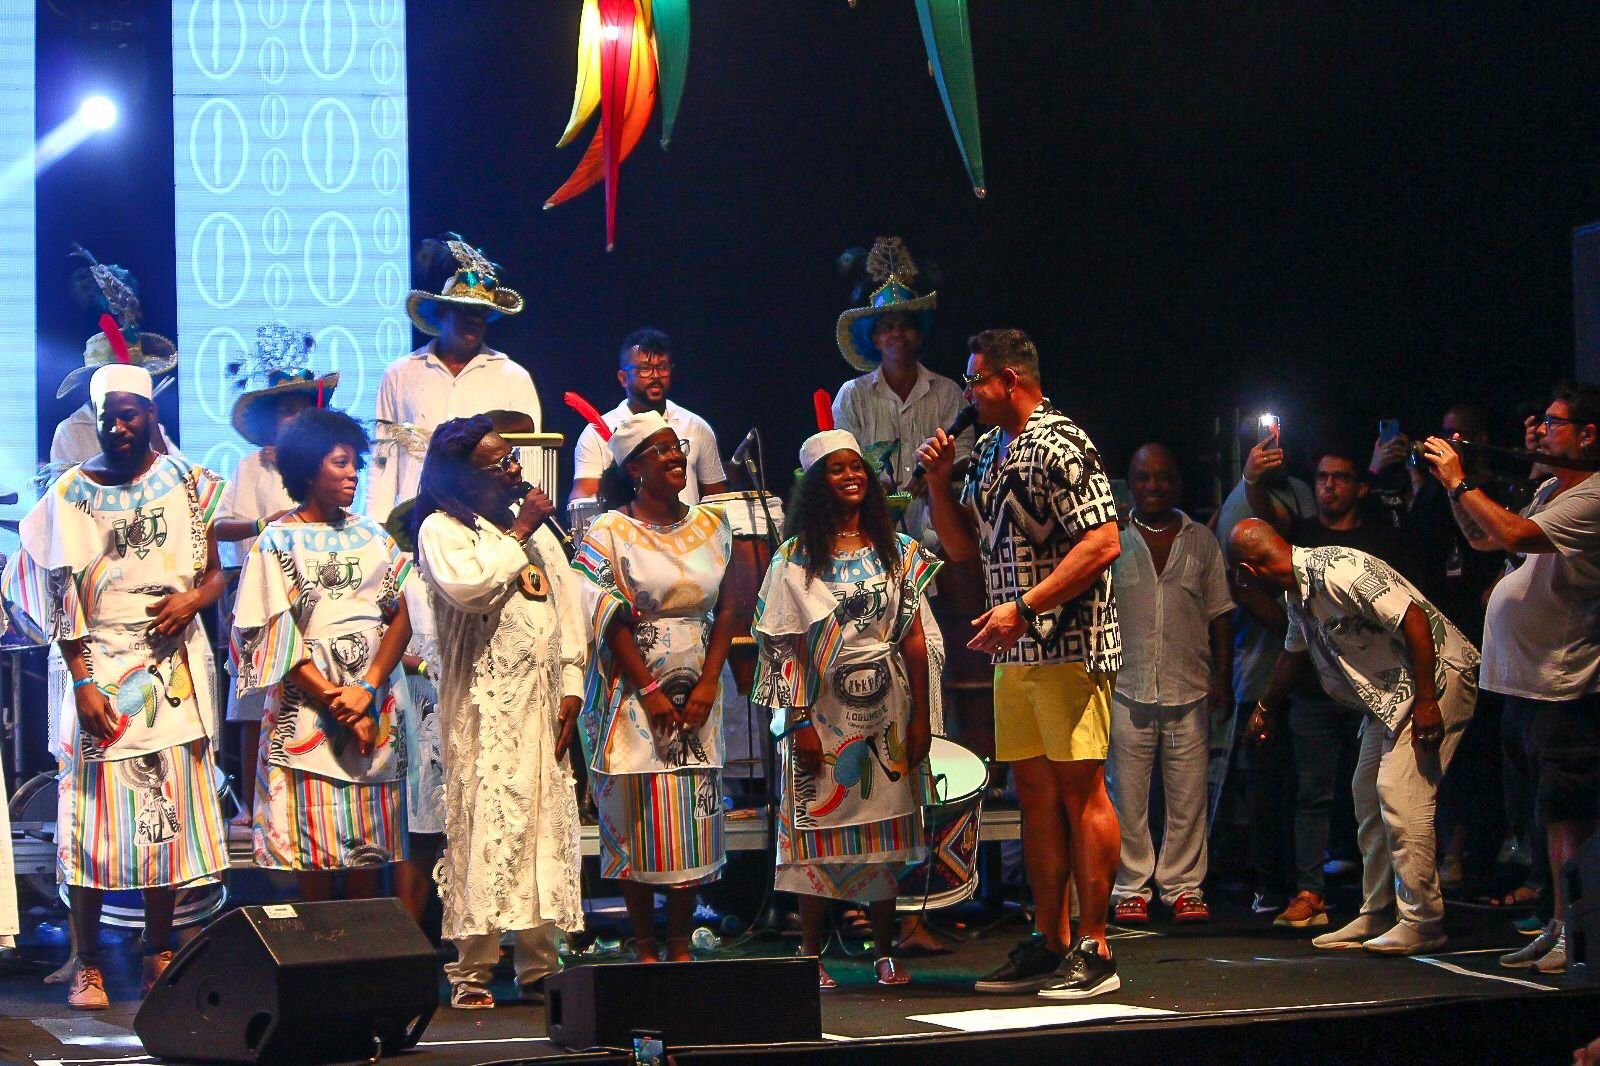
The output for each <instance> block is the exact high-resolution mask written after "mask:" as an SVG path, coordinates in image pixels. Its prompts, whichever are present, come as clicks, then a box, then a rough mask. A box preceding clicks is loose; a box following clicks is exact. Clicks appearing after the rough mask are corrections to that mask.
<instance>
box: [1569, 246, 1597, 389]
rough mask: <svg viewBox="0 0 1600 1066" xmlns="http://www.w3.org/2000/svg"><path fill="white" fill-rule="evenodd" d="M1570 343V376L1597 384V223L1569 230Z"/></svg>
mask: <svg viewBox="0 0 1600 1066" xmlns="http://www.w3.org/2000/svg"><path fill="white" fill-rule="evenodd" d="M1572 343H1573V349H1574V351H1573V355H1574V360H1573V362H1574V368H1573V369H1574V370H1575V375H1574V376H1576V377H1577V378H1578V380H1580V381H1596V382H1600V222H1591V223H1589V224H1588V225H1587V226H1579V227H1578V228H1577V229H1575V230H1573V231H1572Z"/></svg>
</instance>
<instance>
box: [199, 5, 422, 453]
mask: <svg viewBox="0 0 1600 1066" xmlns="http://www.w3.org/2000/svg"><path fill="white" fill-rule="evenodd" d="M405 54H406V44H405V2H404V0H175V2H174V4H173V8H172V82H173V101H172V107H173V139H174V142H175V143H174V150H175V156H176V159H175V162H176V175H177V190H176V196H177V212H176V214H177V255H178V338H177V340H178V348H179V352H180V354H181V360H182V363H181V368H180V372H181V375H182V377H181V379H180V382H179V384H180V386H181V392H180V396H179V403H180V410H181V427H182V434H183V437H182V446H183V450H184V453H185V454H186V455H188V456H189V457H190V458H192V459H196V460H198V461H200V462H202V463H203V464H204V465H206V466H208V467H210V468H211V469H213V470H216V471H218V472H219V473H222V474H224V475H227V474H231V473H232V471H233V468H234V466H235V464H236V463H237V462H238V460H239V457H240V456H241V455H243V454H245V452H246V451H247V450H248V449H249V448H250V445H249V444H248V443H246V442H245V441H244V440H243V439H241V438H240V437H239V436H238V435H236V434H235V433H234V431H233V429H232V426H231V424H230V422H229V415H230V412H231V411H232V407H233V400H234V398H235V396H236V395H237V393H236V392H235V391H233V389H232V388H231V386H230V384H229V381H228V375H227V372H226V369H225V368H226V366H227V364H228V363H229V362H230V361H232V360H234V359H236V358H238V356H239V355H240V353H241V351H244V352H246V353H247V354H248V352H249V351H253V349H254V339H255V330H256V327H257V326H259V325H261V324H263V323H266V322H269V321H271V320H273V319H283V320H284V321H286V322H288V323H289V324H290V325H291V326H295V327H296V328H300V329H304V330H306V331H308V332H310V333H312V334H313V335H314V336H315V337H316V340H317V344H316V348H315V350H314V351H313V352H312V356H311V358H312V365H313V367H315V368H316V369H317V370H318V371H319V372H324V371H328V370H337V371H338V372H339V373H340V375H341V377H340V382H339V390H338V394H337V395H336V397H335V400H334V402H335V406H337V407H340V408H343V409H344V410H347V411H349V412H350V413H351V414H353V415H355V416H356V417H357V418H360V419H370V418H372V415H373V404H374V400H375V399H376V397H377V390H378V380H379V378H380V377H381V375H382V374H383V368H384V366H385V365H387V364H388V363H389V361H390V360H392V359H394V358H395V357H396V356H400V355H404V354H405V353H406V352H408V351H409V350H410V348H411V329H410V325H409V323H408V321H407V319H406V315H405V308H404V303H405V295H406V292H407V291H408V290H409V288H410V253H411V234H410V222H409V205H408V182H407V174H408V171H407V158H406V65H405Z"/></svg>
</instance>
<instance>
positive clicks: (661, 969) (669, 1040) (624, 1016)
mask: <svg viewBox="0 0 1600 1066" xmlns="http://www.w3.org/2000/svg"><path fill="white" fill-rule="evenodd" d="M544 995H545V1008H544V1009H545V1021H546V1024H547V1027H548V1029H549V1033H550V1039H551V1040H553V1041H555V1042H556V1043H557V1044H560V1045H561V1046H562V1047H566V1048H572V1049H574V1050H578V1049H582V1048H592V1047H612V1048H631V1047H632V1046H633V1033H634V1032H635V1031H636V1030H640V1029H644V1030H649V1031H653V1032H658V1033H660V1034H661V1037H662V1040H663V1041H664V1042H665V1043H666V1045H667V1047H669V1048H678V1047H692V1046H696V1045H704V1044H781V1043H789V1042H792V1041H797V1040H813V1041H815V1040H821V1039H822V1000H821V998H820V996H819V994H818V991H817V963H816V960H815V959H808V958H799V959H794V958H790V959H729V960H727V961H710V962H675V963H658V964H655V965H650V964H640V963H615V964H610V965H600V966H574V967H572V968H570V969H567V970H563V971H561V972H560V973H553V974H551V975H550V976H549V977H548V978H546V979H545V983H544Z"/></svg>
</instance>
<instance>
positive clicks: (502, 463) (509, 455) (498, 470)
mask: <svg viewBox="0 0 1600 1066" xmlns="http://www.w3.org/2000/svg"><path fill="white" fill-rule="evenodd" d="M516 465H517V453H516V452H506V453H505V454H504V455H502V456H501V457H500V458H498V459H496V460H495V461H494V462H492V463H490V464H489V465H488V466H480V467H479V468H478V469H479V470H482V471H483V472H484V473H485V474H509V473H511V468H512V467H514V466H516Z"/></svg>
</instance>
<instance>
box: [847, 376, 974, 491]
mask: <svg viewBox="0 0 1600 1066" xmlns="http://www.w3.org/2000/svg"><path fill="white" fill-rule="evenodd" d="M965 406H966V401H965V400H964V399H962V397H961V386H960V385H957V384H956V383H955V382H953V381H951V380H950V379H949V378H947V377H945V376H944V375H943V374H935V373H934V372H933V371H931V370H929V369H928V368H927V367H925V366H923V365H922V364H921V363H918V364H917V381H916V384H914V385H912V386H911V392H910V393H908V394H907V395H906V398H905V399H903V400H902V399H901V398H900V396H899V394H898V393H896V392H895V391H894V389H892V388H890V387H889V383H888V382H887V381H884V380H883V368H882V367H879V368H878V369H877V370H874V371H872V372H871V373H868V374H862V375H861V376H860V377H858V378H851V379H850V380H849V381H847V382H845V383H844V384H843V385H841V386H840V387H839V394H838V395H837V396H835V397H834V398H833V424H834V426H835V427H836V428H838V429H845V430H849V431H850V432H851V433H853V434H854V435H855V438H856V441H857V443H859V444H860V445H861V446H862V447H863V448H865V447H868V446H870V445H873V444H879V443H887V442H889V441H899V442H900V446H899V447H898V448H897V449H895V450H893V451H891V452H890V453H889V466H890V469H891V470H893V471H894V481H895V484H896V485H898V486H900V487H902V488H903V487H904V486H906V485H907V484H908V483H909V482H910V481H911V471H912V469H913V468H914V467H915V466H916V465H917V449H918V448H920V447H921V446H922V442H923V441H925V440H927V439H928V438H929V437H931V436H933V431H934V430H935V429H944V428H947V427H948V426H949V425H950V423H951V422H952V421H954V420H955V417H956V412H957V411H959V410H961V408H963V407H965ZM971 452H972V432H971V431H970V430H969V431H967V432H966V433H963V434H961V436H960V437H958V438H957V439H956V459H957V460H958V461H959V460H961V459H964V458H966V457H967V456H968V455H969V454H971Z"/></svg>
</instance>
